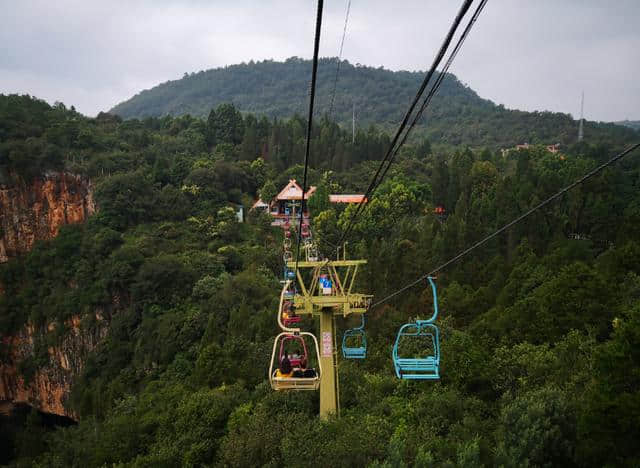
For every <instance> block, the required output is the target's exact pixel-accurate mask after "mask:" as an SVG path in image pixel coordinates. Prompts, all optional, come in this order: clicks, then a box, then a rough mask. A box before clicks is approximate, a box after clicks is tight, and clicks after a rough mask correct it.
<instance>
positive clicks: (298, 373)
mask: <svg viewBox="0 0 640 468" xmlns="http://www.w3.org/2000/svg"><path fill="white" fill-rule="evenodd" d="M316 375H317V374H316V370H315V369H307V360H306V359H305V358H303V359H301V360H300V367H299V368H297V369H295V370H294V371H293V374H292V376H293V377H295V378H307V379H312V378H314V377H316Z"/></svg>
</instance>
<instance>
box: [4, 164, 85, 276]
mask: <svg viewBox="0 0 640 468" xmlns="http://www.w3.org/2000/svg"><path fill="white" fill-rule="evenodd" d="M13 179H14V180H13V182H11V183H5V184H0V263H1V262H6V261H8V259H9V258H11V257H15V256H16V255H18V254H20V253H24V252H28V251H29V250H31V248H32V247H33V244H34V243H35V242H36V241H37V240H45V239H51V238H53V237H55V236H56V235H57V234H58V231H59V230H60V227H61V226H62V225H64V224H70V223H81V222H84V221H85V220H86V219H87V217H89V216H90V215H91V214H92V213H94V211H95V209H96V208H95V203H94V200H93V187H92V185H91V182H90V181H89V180H88V179H86V178H84V177H82V176H78V175H73V174H69V173H65V172H52V173H47V174H45V175H44V176H42V177H38V178H36V179H34V180H32V181H30V182H25V181H23V180H21V179H19V178H13Z"/></svg>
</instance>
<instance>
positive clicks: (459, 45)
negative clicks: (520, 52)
mask: <svg viewBox="0 0 640 468" xmlns="http://www.w3.org/2000/svg"><path fill="white" fill-rule="evenodd" d="M487 1H488V0H482V1H481V2H480V4H479V5H478V7H477V8H476V11H475V12H474V13H473V16H472V17H471V19H470V20H469V23H468V24H467V27H466V28H465V29H464V31H463V32H462V34H461V35H460V38H458V42H457V44H456V46H455V48H454V49H453V51H452V52H451V55H449V58H448V59H447V62H446V63H445V65H444V67H443V68H442V70H440V74H439V75H438V78H437V79H436V82H435V83H434V84H433V86H432V88H431V90H430V91H429V94H427V97H426V98H425V99H424V102H423V103H422V106H420V109H419V110H418V112H417V113H416V115H415V117H414V119H413V121H412V122H411V125H409V128H408V129H407V131H406V132H405V134H404V137H403V138H402V140H401V141H400V144H398V146H397V147H396V149H395V151H394V152H393V155H392V156H391V158H390V159H389V162H388V164H387V167H386V168H385V169H384V171H383V172H382V175H381V176H380V179H379V181H378V183H377V185H376V187H375V188H374V190H373V191H374V192H375V190H376V189H377V188H378V187H379V186H380V184H381V183H382V180H383V179H384V178H385V176H386V175H387V171H388V170H389V168H390V167H391V164H392V163H393V160H394V158H395V157H396V155H397V154H398V151H399V150H400V148H401V147H402V145H404V144H405V142H406V141H407V137H408V136H409V133H411V130H413V128H414V127H415V126H416V124H417V123H418V121H419V120H420V118H421V117H422V115H423V114H424V111H425V109H426V108H427V107H428V106H429V104H430V103H431V99H433V96H434V95H435V94H436V92H437V91H438V88H440V85H441V84H442V82H443V80H444V79H445V77H446V74H447V72H448V71H449V67H451V64H452V63H453V61H454V59H455V58H456V55H458V52H459V51H460V49H461V48H462V44H464V41H465V39H466V38H467V36H468V35H469V32H470V31H471V28H472V27H473V25H474V24H475V22H476V20H477V19H478V16H480V13H481V12H482V9H483V8H484V6H485V5H486V4H487Z"/></svg>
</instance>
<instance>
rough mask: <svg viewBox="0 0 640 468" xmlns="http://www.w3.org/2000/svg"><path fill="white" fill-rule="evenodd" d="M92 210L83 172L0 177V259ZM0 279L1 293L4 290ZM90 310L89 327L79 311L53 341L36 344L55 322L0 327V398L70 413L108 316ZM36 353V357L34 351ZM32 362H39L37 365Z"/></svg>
mask: <svg viewBox="0 0 640 468" xmlns="http://www.w3.org/2000/svg"><path fill="white" fill-rule="evenodd" d="M95 210H96V207H95V203H94V200H93V187H92V184H91V182H90V180H88V179H87V178H85V177H82V176H78V175H74V174H69V173H65V172H51V173H47V174H45V175H43V176H40V177H37V178H35V179H33V180H31V181H24V180H23V179H21V178H19V177H17V176H15V175H9V176H8V177H7V176H6V175H5V176H3V178H2V179H0V263H3V262H7V261H8V260H9V259H11V258H12V257H15V256H16V255H19V254H21V253H25V252H28V251H29V250H31V249H32V248H33V245H34V243H35V242H36V241H38V240H46V239H51V238H53V237H55V236H56V235H57V234H58V232H59V230H60V227H61V226H62V225H64V224H70V223H81V222H84V221H85V220H86V219H87V218H88V217H89V216H90V215H91V214H93V213H94V212H95ZM3 293H4V291H3V288H2V285H1V284H0V294H3ZM103 316H104V313H103V311H97V312H96V313H95V318H96V321H95V322H94V326H92V327H91V328H90V329H89V328H87V327H84V326H82V324H81V320H80V318H79V317H74V318H73V319H72V320H71V321H69V322H68V323H66V324H65V332H64V334H63V335H62V337H60V338H59V339H56V340H55V342H56V343H58V344H57V345H56V346H55V347H48V349H46V352H45V353H43V352H42V351H40V350H41V346H42V343H44V342H45V336H46V335H47V333H52V332H55V327H56V324H49V325H48V326H46V327H42V328H36V327H34V326H33V325H27V326H25V327H24V328H23V329H22V330H20V332H18V333H17V334H13V335H10V336H6V335H4V334H3V330H0V342H1V346H0V402H1V401H7V402H11V403H26V404H29V405H31V406H33V407H35V408H37V409H39V410H41V411H44V412H47V413H52V414H57V415H60V416H67V417H71V418H74V417H75V415H74V414H72V412H71V411H70V410H69V409H68V408H66V407H65V402H66V400H67V399H68V397H69V392H70V390H71V385H72V382H73V380H74V379H75V378H76V377H77V376H78V375H79V373H80V372H81V370H82V366H83V363H84V362H85V360H86V358H87V355H88V353H90V352H91V351H92V350H93V349H94V348H95V347H96V346H97V345H98V343H99V342H100V341H101V340H102V339H103V338H104V337H105V335H106V333H107V330H108V325H107V322H108V320H105V318H104V317H103ZM96 324H97V325H96ZM37 354H39V357H38V359H36V355H37ZM36 363H37V364H38V366H39V367H37V368H36Z"/></svg>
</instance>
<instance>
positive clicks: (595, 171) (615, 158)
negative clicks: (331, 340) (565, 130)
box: [370, 143, 640, 309]
mask: <svg viewBox="0 0 640 468" xmlns="http://www.w3.org/2000/svg"><path fill="white" fill-rule="evenodd" d="M638 147H640V143H636V144H634V145H632V146H630V147H629V148H627V149H626V150H624V151H622V152H621V153H618V154H616V155H615V156H613V157H612V158H611V159H609V160H608V161H606V162H604V163H602V164H600V165H599V166H597V167H596V168H594V169H592V170H591V171H589V172H587V173H586V174H585V175H583V176H582V177H580V178H579V179H578V180H576V181H575V182H573V183H571V184H569V185H567V186H566V187H565V188H563V189H562V190H560V191H558V192H556V193H555V194H553V195H551V196H550V197H549V198H547V199H546V200H544V201H542V202H540V203H538V204H537V205H536V206H534V207H533V208H531V209H529V210H528V211H526V212H525V213H523V214H521V215H520V216H518V217H517V218H516V219H514V220H513V221H511V222H509V223H507V224H505V225H504V226H502V227H501V228H500V229H498V230H497V231H495V232H493V233H492V234H489V235H488V236H486V237H485V238H484V239H482V240H480V241H478V242H476V243H475V244H473V245H472V246H471V247H468V248H466V249H465V250H463V251H462V252H460V253H458V254H457V255H456V256H455V257H453V258H451V259H449V260H447V261H446V262H444V263H443V264H442V265H440V266H437V267H436V268H434V269H433V270H431V271H430V272H429V273H427V274H425V275H423V276H421V277H420V278H418V279H417V280H415V281H413V282H411V283H409V284H407V285H406V286H404V287H402V288H400V289H398V290H397V291H395V292H393V293H391V294H389V295H388V296H386V297H384V298H383V299H380V300H379V301H378V302H376V303H374V304H372V305H371V306H370V309H373V308H374V307H377V306H379V305H380V304H382V303H384V302H386V301H388V300H389V299H391V298H393V297H395V296H397V295H398V294H400V293H403V292H404V291H406V290H407V289H410V288H412V287H413V286H415V285H417V284H419V283H421V282H422V281H424V280H426V279H427V278H428V277H429V276H433V275H435V274H436V273H438V272H439V271H440V270H442V269H444V268H446V267H447V266H449V265H451V264H452V263H454V262H456V261H458V260H460V259H461V258H462V257H464V256H466V255H468V254H469V253H471V252H472V251H474V250H475V249H477V248H478V247H480V246H482V245H484V244H486V243H487V242H488V241H490V240H491V239H493V238H494V237H496V236H497V235H499V234H501V233H502V232H504V231H506V230H507V229H509V228H510V227H512V226H514V225H516V224H518V223H519V222H520V221H522V220H523V219H525V218H527V217H529V216H530V215H531V214H533V213H535V212H536V211H538V210H539V209H540V208H542V207H544V206H546V205H548V204H549V203H551V202H552V201H554V200H555V199H557V198H558V197H560V196H562V195H564V194H565V193H567V192H568V191H569V190H571V189H572V188H574V187H576V186H578V185H580V184H582V183H583V182H585V181H586V180H588V179H590V178H591V177H593V176H595V175H596V174H598V173H600V172H601V171H602V170H603V169H605V168H606V167H608V166H610V165H612V164H613V163H615V162H617V161H618V160H620V159H622V158H623V157H625V156H626V155H627V154H629V153H631V152H632V151H634V150H635V149H637V148H638Z"/></svg>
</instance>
